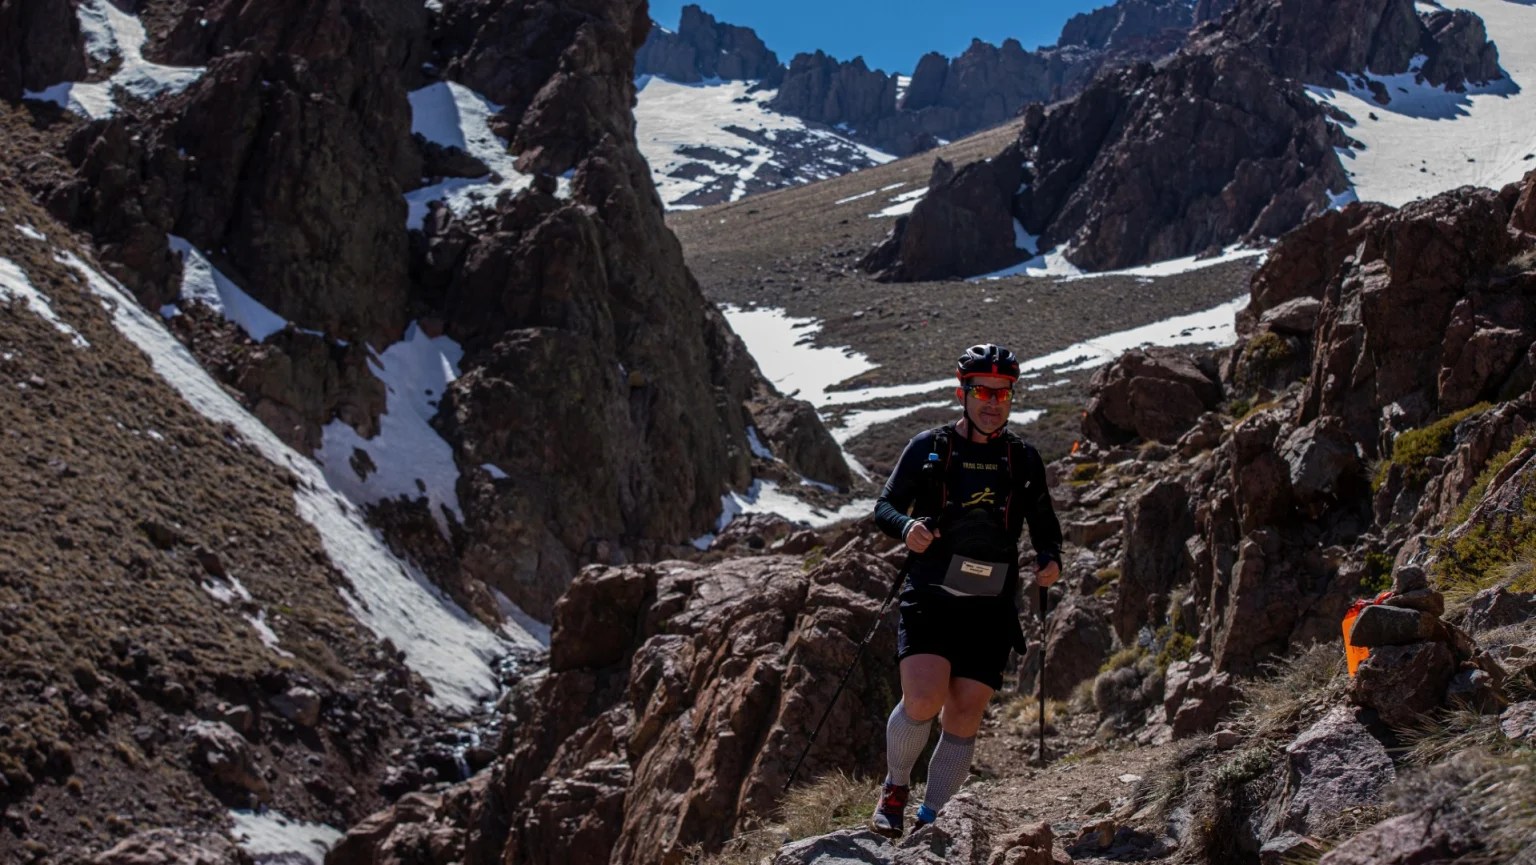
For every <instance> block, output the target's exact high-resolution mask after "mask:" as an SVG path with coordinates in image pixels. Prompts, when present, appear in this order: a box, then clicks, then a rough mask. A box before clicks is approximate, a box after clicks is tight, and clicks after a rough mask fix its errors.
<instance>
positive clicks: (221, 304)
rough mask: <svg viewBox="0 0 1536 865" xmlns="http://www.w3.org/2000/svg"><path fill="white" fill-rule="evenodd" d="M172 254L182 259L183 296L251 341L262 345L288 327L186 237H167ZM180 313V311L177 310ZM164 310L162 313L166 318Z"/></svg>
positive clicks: (171, 235) (284, 321)
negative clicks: (214, 313) (230, 325)
mask: <svg viewBox="0 0 1536 865" xmlns="http://www.w3.org/2000/svg"><path fill="white" fill-rule="evenodd" d="M166 238H167V239H168V240H169V241H170V245H171V251H173V252H175V253H176V254H177V255H180V256H181V296H182V297H183V298H185V299H186V300H196V301H201V302H202V303H204V304H207V305H208V306H209V307H211V308H212V309H213V311H214V312H217V313H218V314H219V315H221V316H223V317H224V318H227V319H229V320H230V321H232V322H234V323H235V324H238V325H240V329H241V330H243V331H245V332H246V334H247V335H248V336H250V338H251V339H253V340H255V341H256V342H261V341H263V340H265V339H266V338H267V337H269V336H271V335H272V334H274V333H277V332H278V331H280V330H282V329H283V328H285V327H287V326H288V320H287V319H285V318H283V317H282V316H280V315H278V314H277V313H275V312H273V311H272V310H270V309H267V308H266V307H265V306H264V305H262V303H261V301H259V300H257V299H256V298H254V297H251V296H250V295H249V294H246V293H245V292H244V291H241V290H240V287H239V286H237V285H235V283H234V280H232V279H230V278H229V277H227V276H225V275H224V274H223V273H222V272H220V271H219V269H218V268H216V267H214V266H213V265H212V264H210V263H209V261H208V259H207V257H205V256H204V255H203V254H202V253H201V252H199V251H198V249H197V247H195V246H193V245H192V244H191V243H189V242H188V241H187V240H185V239H184V238H180V237H177V236H176V235H174V234H168V235H166ZM178 311H179V310H178ZM165 312H166V311H165V310H164V309H161V311H160V314H161V316H163V317H170V316H165Z"/></svg>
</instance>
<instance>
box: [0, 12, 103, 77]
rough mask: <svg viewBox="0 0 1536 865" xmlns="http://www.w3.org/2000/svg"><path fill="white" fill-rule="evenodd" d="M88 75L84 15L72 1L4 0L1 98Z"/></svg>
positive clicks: (0, 32) (0, 30)
mask: <svg viewBox="0 0 1536 865" xmlns="http://www.w3.org/2000/svg"><path fill="white" fill-rule="evenodd" d="M84 76H85V42H84V39H83V38H82V36H81V34H80V19H79V18H77V17H76V16H75V10H74V6H73V4H71V3H70V2H68V0H42V2H30V0H4V2H0V99H9V100H12V101H14V100H17V99H20V98H21V94H22V92H23V91H27V90H34V91H36V90H42V89H44V88H47V87H51V86H53V85H55V84H58V83H59V82H61V81H78V80H80V79H81V78H83V77H84Z"/></svg>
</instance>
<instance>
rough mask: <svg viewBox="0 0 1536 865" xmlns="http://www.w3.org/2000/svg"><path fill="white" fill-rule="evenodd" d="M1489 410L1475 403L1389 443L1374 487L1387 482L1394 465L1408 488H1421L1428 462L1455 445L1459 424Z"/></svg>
mask: <svg viewBox="0 0 1536 865" xmlns="http://www.w3.org/2000/svg"><path fill="white" fill-rule="evenodd" d="M1490 408H1492V406H1491V405H1490V404H1489V403H1486V402H1482V403H1478V404H1477V405H1475V406H1472V407H1471V408H1464V409H1462V410H1461V411H1459V412H1456V413H1454V414H1450V415H1447V416H1445V417H1443V418H1441V419H1439V420H1437V421H1435V422H1434V423H1432V424H1430V425H1428V426H1423V427H1419V428H1418V429H1411V430H1405V431H1404V432H1402V433H1399V434H1398V436H1397V438H1396V439H1394V440H1393V441H1392V453H1391V455H1390V457H1389V458H1388V459H1386V460H1383V461H1382V463H1381V465H1380V466H1378V468H1377V474H1376V478H1375V480H1374V482H1373V487H1374V488H1375V489H1380V488H1381V485H1382V484H1383V483H1385V482H1386V477H1387V472H1388V471H1389V469H1390V467H1391V466H1394V465H1395V466H1399V467H1401V468H1402V470H1403V473H1404V477H1405V478H1406V479H1407V480H1408V483H1409V485H1410V486H1413V487H1422V486H1424V484H1426V483H1428V482H1429V466H1428V461H1429V459H1430V458H1431V457H1438V456H1444V455H1445V454H1446V453H1448V452H1449V451H1450V449H1451V445H1452V444H1453V443H1454V435H1455V432H1456V427H1457V426H1459V425H1460V424H1461V422H1462V421H1465V420H1468V419H1469V418H1473V417H1476V416H1478V415H1480V414H1482V413H1483V412H1485V411H1487V410H1488V409H1490Z"/></svg>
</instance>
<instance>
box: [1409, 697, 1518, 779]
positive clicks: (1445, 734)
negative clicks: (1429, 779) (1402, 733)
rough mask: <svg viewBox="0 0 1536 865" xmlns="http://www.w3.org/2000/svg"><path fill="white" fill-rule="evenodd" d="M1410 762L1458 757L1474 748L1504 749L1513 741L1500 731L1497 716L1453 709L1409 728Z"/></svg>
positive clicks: (1418, 763) (1422, 720)
mask: <svg viewBox="0 0 1536 865" xmlns="http://www.w3.org/2000/svg"><path fill="white" fill-rule="evenodd" d="M1406 739H1407V741H1408V749H1407V756H1408V760H1409V762H1412V763H1415V764H1417V765H1420V766H1432V765H1434V764H1435V763H1438V762H1440V761H1441V760H1445V759H1447V758H1450V757H1454V756H1456V755H1457V754H1460V753H1462V752H1463V751H1469V750H1472V749H1478V750H1487V751H1502V750H1507V749H1508V747H1509V740H1508V739H1507V738H1505V736H1504V733H1503V732H1501V731H1500V730H1499V718H1498V716H1497V715H1483V714H1481V713H1478V712H1476V711H1473V710H1471V709H1451V710H1449V711H1446V712H1442V713H1440V714H1438V715H1435V716H1432V717H1426V718H1423V719H1421V720H1420V721H1419V723H1418V724H1417V725H1416V726H1415V727H1414V728H1412V729H1410V730H1408V731H1406Z"/></svg>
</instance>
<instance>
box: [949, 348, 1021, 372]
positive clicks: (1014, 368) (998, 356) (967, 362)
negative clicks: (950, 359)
mask: <svg viewBox="0 0 1536 865" xmlns="http://www.w3.org/2000/svg"><path fill="white" fill-rule="evenodd" d="M955 375H956V376H957V377H959V379H960V380H961V381H965V380H966V379H968V378H970V377H972V376H977V375H1000V376H1002V377H1004V378H1011V379H1016V378H1018V377H1019V359H1018V358H1017V357H1015V356H1014V354H1013V352H1011V351H1009V350H1008V349H1006V348H1003V347H1002V346H1000V345H996V344H994V343H990V342H989V343H985V344H983V345H973V346H971V347H970V348H968V349H966V350H965V354H962V355H960V361H959V362H958V363H957V364H956V365H955Z"/></svg>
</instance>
